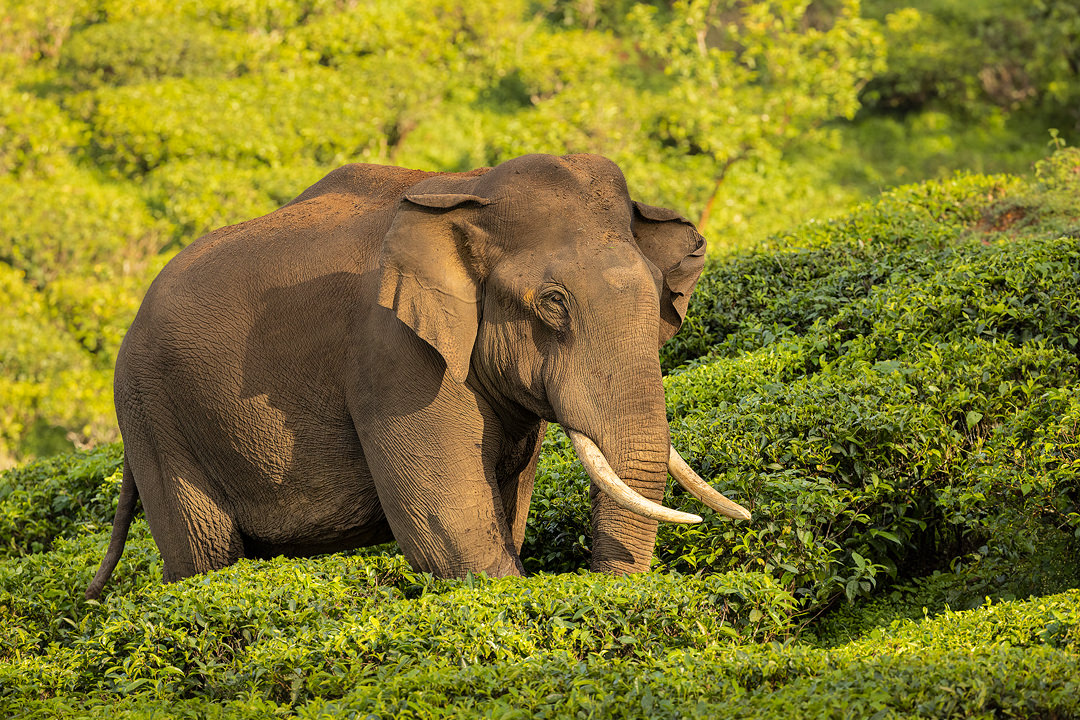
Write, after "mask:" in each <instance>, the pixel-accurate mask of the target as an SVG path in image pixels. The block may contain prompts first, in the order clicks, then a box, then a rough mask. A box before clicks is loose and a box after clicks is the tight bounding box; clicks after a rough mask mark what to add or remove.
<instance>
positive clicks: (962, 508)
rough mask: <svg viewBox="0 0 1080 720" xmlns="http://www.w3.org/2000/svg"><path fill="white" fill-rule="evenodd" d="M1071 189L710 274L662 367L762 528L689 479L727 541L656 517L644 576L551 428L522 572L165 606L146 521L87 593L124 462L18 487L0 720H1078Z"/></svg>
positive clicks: (1074, 156)
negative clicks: (8, 719) (593, 566)
mask: <svg viewBox="0 0 1080 720" xmlns="http://www.w3.org/2000/svg"><path fill="white" fill-rule="evenodd" d="M205 167H206V166H205V165H203V164H201V163H199V162H195V161H192V163H191V164H190V165H188V164H179V165H177V164H173V163H169V164H165V165H163V166H162V167H161V168H159V169H158V170H157V171H155V172H154V173H152V174H151V175H150V177H151V179H152V181H151V183H150V185H149V187H148V188H147V190H146V192H147V195H148V197H154V198H157V200H156V201H155V202H159V203H160V206H158V209H157V212H162V213H174V215H173V217H174V218H176V220H175V221H178V220H179V218H180V215H179V212H180V210H179V209H180V208H194V209H196V210H197V209H198V208H199V207H206V208H210V207H212V205H213V201H212V200H211V201H207V203H206V204H205V205H200V204H199V197H200V196H199V195H198V194H197V193H195V192H190V193H187V194H185V188H196V187H198V186H197V184H195V183H192V182H191V181H189V180H187V178H190V177H193V176H197V175H198V174H199V173H200V172H202V171H203V169H204V168H205ZM1077 168H1080V153H1078V152H1076V151H1072V150H1064V151H1060V152H1058V153H1056V154H1054V155H1053V156H1051V157H1050V158H1048V159H1047V160H1046V161H1044V162H1043V163H1041V164H1040V165H1039V166H1038V168H1037V171H1036V174H1035V175H1034V176H1033V177H1031V178H1015V177H1002V176H997V177H978V176H968V177H961V178H957V179H954V180H951V181H947V182H942V183H931V184H927V185H922V186H913V187H908V188H903V189H901V190H898V191H895V192H892V193H888V194H886V195H885V196H883V197H882V198H881V199H879V200H877V201H876V202H874V203H871V204H870V205H867V206H865V207H863V208H861V209H859V210H857V211H856V212H854V213H853V214H851V215H850V216H848V217H846V218H843V219H841V220H838V221H835V222H832V223H813V224H810V225H807V226H804V227H802V228H799V229H797V230H795V231H792V232H791V233H788V234H785V235H783V236H778V237H776V238H774V239H773V240H772V241H771V244H770V246H769V248H768V249H767V250H762V251H760V252H747V253H743V254H740V255H736V256H731V257H729V258H728V259H727V260H719V259H715V260H713V261H711V262H710V266H709V268H708V269H707V271H706V272H707V275H706V276H705V278H704V279H703V282H702V286H701V292H700V295H699V296H698V297H697V298H696V299H695V300H694V303H693V304H692V306H691V310H690V314H689V315H688V318H687V323H686V327H685V328H684V332H687V337H686V338H683V337H682V336H681V335H680V336H679V339H678V340H676V341H675V343H674V344H673V347H672V349H671V350H670V351H668V354H667V355H666V362H667V364H668V366H669V368H671V370H670V372H669V374H668V377H667V378H666V379H665V390H666V394H667V398H668V405H669V419H670V423H671V429H672V440H673V443H674V444H675V446H676V447H678V448H679V449H680V450H681V451H682V452H683V454H684V455H685V456H686V457H687V458H688V459H689V460H690V462H691V463H692V464H693V465H694V466H695V467H696V468H697V469H698V470H699V472H701V474H702V475H703V476H704V477H706V478H709V479H710V480H711V481H712V482H713V483H714V484H715V485H716V487H717V488H718V489H720V490H721V491H722V492H724V493H726V494H728V495H729V496H730V497H732V498H733V499H735V500H737V501H739V502H741V503H743V504H744V505H746V506H747V507H748V508H750V510H751V512H752V513H753V519H752V520H751V521H749V522H744V521H739V522H733V521H730V520H726V519H721V518H719V517H718V516H717V515H716V514H715V513H712V512H709V511H703V509H702V507H701V506H700V504H699V503H698V502H697V501H696V500H694V499H693V498H691V497H690V496H688V495H687V494H686V493H685V492H683V491H682V490H681V489H678V488H676V487H674V486H672V487H670V488H669V490H668V492H667V497H666V498H665V503H666V504H668V505H670V506H672V507H680V508H683V509H686V510H691V511H694V512H698V513H702V514H703V515H704V516H705V521H704V522H703V523H702V524H700V525H696V526H673V525H665V526H663V527H661V530H660V533H659V535H658V538H657V543H656V553H655V562H654V568H653V572H650V573H647V574H643V575H639V576H636V577H632V578H611V577H607V576H593V575H591V574H589V573H587V572H584V571H583V568H584V567H585V566H586V565H587V563H588V560H589V546H590V544H591V537H590V534H591V531H590V529H589V483H588V479H587V477H586V476H585V474H584V471H583V470H582V469H581V467H580V464H579V463H578V462H577V461H576V459H575V458H574V456H573V452H572V449H571V448H570V444H569V442H568V441H567V439H566V438H565V436H563V434H562V433H561V432H560V431H559V430H558V429H557V428H555V429H553V430H552V431H551V432H550V433H549V435H548V437H547V438H546V439H545V447H544V451H543V453H542V456H541V460H540V466H539V471H538V477H537V486H536V491H535V493H534V498H533V506H532V510H531V513H530V519H529V523H528V525H527V528H526V538H525V547H524V550H523V558H524V561H525V563H526V567H527V569H528V570H529V571H531V572H532V573H534V574H533V576H532V577H528V578H509V579H501V580H493V579H488V578H485V577H470V578H466V579H465V580H460V581H442V580H436V579H433V578H431V577H430V576H426V575H423V574H419V573H416V572H414V571H412V570H411V569H410V568H409V566H408V564H407V563H406V562H405V560H404V558H403V557H402V556H400V555H398V554H395V553H394V551H393V549H392V548H373V549H368V550H363V551H360V552H357V553H352V554H337V555H331V556H325V557H318V558H309V559H295V560H288V559H284V558H278V559H275V560H271V561H247V560H244V561H241V562H239V563H237V564H235V565H233V566H231V567H229V568H226V569H224V570H221V571H218V572H214V573H210V574H208V575H205V576H199V577H195V578H189V579H186V580H184V581H181V582H179V583H174V584H169V585H162V584H161V583H160V581H159V578H160V576H161V560H160V555H159V553H158V551H157V549H156V548H155V546H154V543H153V540H152V538H151V537H150V536H149V533H148V530H147V526H146V524H145V522H144V521H143V520H142V518H141V516H140V517H137V518H136V521H135V523H134V525H133V527H132V530H131V537H130V539H129V542H128V545H127V549H126V551H125V554H124V557H123V559H122V561H121V563H120V565H119V567H118V568H117V572H116V574H115V576H114V577H113V579H112V580H111V582H110V584H109V586H108V588H107V594H106V595H105V596H104V598H103V599H102V600H101V601H100V602H98V601H90V602H88V601H85V600H83V599H82V591H83V589H84V588H85V587H86V585H87V584H88V583H89V581H90V578H91V577H92V575H93V573H94V572H95V570H96V568H97V566H98V563H99V562H100V558H101V556H102V554H103V552H104V549H105V546H106V544H107V542H108V522H109V519H110V516H111V514H112V512H113V510H114V508H115V503H116V494H117V486H118V483H119V480H120V472H119V467H120V462H121V450H120V448H119V446H111V447H105V448H101V449H99V450H95V451H93V452H91V453H81V454H76V455H70V456H65V457H56V458H52V459H50V460H47V461H43V462H40V463H37V464H32V465H27V466H24V467H22V468H20V469H18V470H14V471H9V472H7V473H5V474H3V475H0V541H2V542H0V546H2V547H3V551H2V553H0V555H2V557H0V613H2V614H3V616H4V618H5V620H6V622H5V623H3V624H2V625H0V714H5V715H9V716H13V717H35V718H37V717H58V718H59V717H65V718H66V717H93V716H99V715H101V714H105V713H108V714H111V715H116V716H118V717H131V718H153V717H185V716H190V717H222V718H241V717H260V718H262V717H300V718H305V717H306V718H319V717H338V716H341V715H348V714H350V713H355V714H364V715H365V716H366V715H377V716H395V717H399V716H400V717H462V716H475V715H477V714H489V715H499V716H506V717H575V716H577V715H578V714H579V713H583V714H586V715H587V714H590V713H595V714H602V715H604V716H613V717H656V716H660V717H688V716H689V717H705V716H709V717H713V716H716V715H723V716H730V717H762V716H769V717H809V716H813V717H817V716H849V715H852V714H854V715H857V716H872V715H874V714H875V713H877V714H879V715H880V716H883V717H921V716H927V715H929V716H934V717H942V716H943V717H970V716H990V715H992V714H994V713H999V714H1003V715H1009V716H1017V717H1032V718H1035V717H1046V716H1058V717H1069V716H1072V715H1075V714H1077V713H1078V712H1080V707H1078V706H1077V700H1076V698H1077V697H1078V695H1077V693H1076V687H1075V682H1076V680H1075V668H1076V667H1077V665H1078V661H1080V648H1078V642H1080V635H1078V633H1077V628H1078V627H1080V621H1078V618H1080V594H1078V593H1077V591H1076V590H1075V589H1072V590H1069V588H1076V587H1077V586H1080V508H1078V503H1080V497H1078V494H1077V493H1078V490H1077V489H1078V483H1077V473H1078V471H1080V440H1078V438H1080V393H1078V392H1077V385H1078V380H1080V358H1078V352H1077V343H1076V339H1075V334H1076V329H1075V328H1076V327H1077V326H1078V323H1077V321H1078V320H1080V318H1078V317H1077V315H1078V313H1077V301H1076V298H1077V296H1078V290H1080V288H1078V287H1077V285H1078V283H1080V274H1078V271H1077V268H1078V267H1080V262H1078V258H1077V255H1078V251H1080V248H1078V247H1077V245H1076V237H1075V234H1074V233H1073V232H1072V230H1070V228H1071V227H1074V226H1075V222H1076V218H1077V217H1078V208H1077V206H1076V197H1077V195H1076V185H1077V182H1078V181H1077V179H1076V178H1077V176H1078V175H1080V173H1077V172H1076V169H1077ZM303 171H304V170H303V167H302V166H298V167H297V172H303ZM262 177H269V176H263V175H260V174H259V171H257V170H252V175H251V180H252V184H253V185H256V186H257V187H259V192H260V193H265V195H264V197H274V196H273V193H275V192H279V191H278V190H277V189H275V188H276V186H275V185H274V184H273V183H272V182H270V181H267V183H266V184H265V185H258V182H257V181H258V179H259V178H262ZM222 187H223V188H224V186H222ZM248 197H250V198H251V199H252V200H251V201H252V202H263V200H260V199H259V195H251V196H248ZM187 212H190V211H187ZM189 217H191V218H193V219H192V220H191V221H190V222H192V223H193V224H194V223H198V222H205V220H200V219H198V218H199V217H200V216H199V214H198V212H192V213H191V215H190V216H189ZM718 277H720V278H727V279H728V280H729V281H730V282H731V283H732V284H734V285H735V286H736V288H735V289H733V288H732V287H729V286H728V285H727V284H726V283H724V282H718V280H717V278H718ZM556 573H557V574H556ZM1018 598H1027V599H1018ZM950 607H951V608H961V609H964V610H965V611H963V612H958V611H954V610H951V609H950ZM1034 667H1037V668H1038V672H1032V670H1031V669H1032V668H1034Z"/></svg>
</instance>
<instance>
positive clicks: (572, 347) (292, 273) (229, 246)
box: [87, 155, 705, 597]
mask: <svg viewBox="0 0 1080 720" xmlns="http://www.w3.org/2000/svg"><path fill="white" fill-rule="evenodd" d="M704 249H705V248H704V239H703V238H702V237H701V236H700V235H699V234H698V233H697V231H696V230H695V229H694V227H693V226H692V225H691V224H690V223H689V222H687V221H685V220H683V219H682V218H680V217H679V216H677V215H676V214H674V213H672V212H671V211H669V210H664V209H662V208H653V207H649V206H645V205H641V204H639V203H635V202H633V201H631V199H630V196H629V194H628V191H627V188H626V183H625V180H624V179H623V176H622V174H621V172H620V171H619V169H618V168H617V167H616V166H615V165H614V164H612V163H611V162H610V161H608V160H606V159H604V158H601V157H597V156H589V155H577V156H567V157H554V156H546V155H532V156H525V157H521V158H517V159H515V160H511V161H508V162H506V163H503V164H502V165H499V166H498V167H495V168H491V169H482V170H476V171H473V172H470V173H459V174H436V173H425V172H421V171H415V170H404V169H401V168H393V167H383V166H376V165H360V164H355V165H347V166H345V167H342V168H340V169H338V170H335V171H333V172H331V173H330V174H329V175H327V176H326V177H325V178H323V179H322V180H321V181H319V182H318V183H316V184H315V185H313V186H312V187H310V188H308V189H307V190H306V191H304V193H303V194H301V195H300V196H299V197H298V198H296V199H295V200H293V201H292V202H291V203H289V204H288V205H286V206H284V207H282V208H281V209H279V210H277V211H275V212H272V213H270V214H269V215H266V216H264V217H260V218H256V219H254V220H250V221H248V222H244V223H240V224H238V225H233V226H230V227H225V228H222V229H220V230H216V231H214V232H212V233H210V234H208V235H205V236H203V237H201V238H199V239H198V240H196V241H195V242H193V243H192V244H191V245H190V246H189V247H187V248H186V249H184V250H183V251H182V252H180V253H179V254H178V255H177V256H176V257H175V258H174V259H173V260H172V261H171V262H170V263H169V264H168V265H167V266H166V267H165V269H164V270H162V272H161V274H160V275H159V276H158V277H157V279H156V280H155V281H154V283H153V284H152V285H151V287H150V290H149V291H148V293H147V295H146V298H145V300H144V301H143V304H142V307H141V308H140V310H139V313H138V316H137V317H136V318H135V321H134V323H133V324H132V326H131V329H130V330H129V331H128V334H127V336H126V337H125V339H124V343H123V346H122V347H121V349H120V354H119V357H118V358H117V362H116V379H115V397H116V411H117V417H118V419H119V423H120V429H121V432H122V434H123V438H124V450H125V465H124V479H123V485H122V489H121V495H120V504H119V508H118V510H117V515H116V518H115V520H114V523H113V538H112V541H111V543H110V547H109V550H108V552H107V554H106V556H105V559H104V561H103V563H102V567H101V570H99V571H98V575H97V577H95V578H94V581H93V583H92V584H91V586H90V588H89V589H88V590H87V596H88V597H96V596H97V595H99V594H100V592H101V589H102V586H103V585H104V583H105V581H106V580H107V579H108V576H109V574H110V573H111V572H112V570H113V568H114V567H115V566H116V564H117V561H118V560H119V557H120V554H121V553H122V551H123V545H124V538H125V537H126V534H127V529H128V526H129V524H130V520H131V516H132V513H133V511H134V505H135V499H136V497H139V498H141V499H142V504H143V509H144V511H145V513H146V518H147V521H148V522H149V525H150V530H151V532H152V533H153V536H154V540H155V541H156V543H157V546H158V548H159V550H160V551H161V555H162V558H163V559H164V568H165V570H164V574H165V579H166V580H167V581H168V580H176V579H179V578H183V577H187V576H190V575H193V574H197V573H203V572H207V571H209V570H213V569H216V568H221V567H224V566H226V565H229V564H231V563H233V562H235V561H236V560H237V559H238V558H241V557H253V558H265V557H272V556H275V555H291V556H300V555H311V554H315V553H322V552H327V551H333V550H340V549H346V548H351V547H356V546H361V545H368V544H375V543H381V542H385V541H389V540H391V539H396V540H397V542H398V544H399V545H400V547H401V550H402V552H403V553H404V554H405V556H406V557H407V558H408V560H409V562H410V563H411V564H412V565H413V567H415V568H416V569H418V570H423V571H428V572H432V573H434V574H436V575H439V576H444V577H454V576H462V575H464V574H466V573H467V572H470V571H472V572H476V571H486V572H487V573H488V574H491V575H516V574H520V573H521V572H522V565H521V561H520V559H519V556H518V553H519V551H520V548H521V544H522V540H523V536H524V529H525V519H526V516H527V514H528V509H529V502H530V498H531V495H532V488H533V478H534V473H535V468H536V460H537V455H538V452H539V449H540V441H541V438H542V437H543V434H544V429H545V423H546V422H558V423H561V424H562V425H563V426H564V427H565V428H567V429H572V430H577V431H579V432H581V433H584V434H585V435H587V436H588V437H590V438H591V439H592V440H593V441H594V442H595V443H596V444H597V445H598V446H599V447H600V449H601V450H602V451H603V453H604V455H605V456H606V457H607V459H608V461H609V462H610V464H611V465H612V467H613V468H614V469H615V471H616V472H617V473H618V474H619V475H620V476H621V477H622V479H623V480H624V481H625V482H626V483H627V484H628V485H630V487H632V488H633V489H635V490H636V491H637V492H639V493H640V494H641V495H643V496H645V497H646V498H649V499H651V500H653V501H656V502H659V501H660V500H661V498H662V497H663V493H664V487H665V483H666V478H667V471H666V463H667V454H668V447H669V438H668V427H667V421H666V414H665V407H664V392H663V387H662V385H661V373H660V362H659V357H658V351H657V350H658V347H659V345H661V344H662V343H663V342H665V341H666V340H667V339H669V338H670V337H671V336H672V335H673V334H674V333H675V331H676V330H677V329H678V327H679V324H680V323H681V321H682V317H683V314H684V313H685V311H686V304H687V302H688V300H689V295H690V292H691V290H692V288H693V285H694V283H695V282H696V280H697V277H698V275H699V273H700V272H701V268H702V264H703V262H704V259H703V256H704ZM592 505H593V508H592V509H593V515H592V522H593V548H592V552H593V559H592V568H593V569H594V570H597V571H603V572H608V573H628V572H635V571H641V570H645V569H647V568H648V566H649V560H650V558H651V556H652V550H653V544H654V541H655V538H656V521H654V520H649V519H646V518H643V517H640V516H638V515H635V514H633V513H630V512H628V511H626V510H623V509H622V508H620V507H617V506H616V505H615V504H614V503H613V502H611V501H610V499H609V498H608V496H607V495H605V494H603V493H601V492H598V490H597V489H596V487H595V486H594V488H593V492H592Z"/></svg>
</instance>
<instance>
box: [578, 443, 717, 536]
mask: <svg viewBox="0 0 1080 720" xmlns="http://www.w3.org/2000/svg"><path fill="white" fill-rule="evenodd" d="M566 434H567V435H569V436H570V441H571V442H573V443H574V451H575V452H576V453H577V455H578V458H580V459H581V464H582V465H584V466H585V471H586V472H588V473H589V477H590V478H592V481H593V482H594V483H596V484H597V485H598V486H599V487H600V489H601V490H603V491H604V492H605V493H607V495H608V497H610V498H611V499H612V500H614V501H615V504H616V505H618V506H619V507H621V508H624V509H626V510H629V511H630V512H633V513H637V514H638V515H642V516H644V517H647V518H652V519H653V520H661V521H663V522H683V523H699V522H701V517H700V516H699V515H694V514H692V513H685V512H680V511H678V510H672V509H671V508H666V507H664V506H663V505H658V504H657V503H654V502H653V501H652V500H649V499H648V498H645V497H642V496H641V495H640V494H639V493H637V492H635V491H634V490H633V489H632V488H631V487H630V486H629V485H627V484H626V483H624V482H623V481H622V480H621V479H620V478H619V476H618V475H617V474H615V471H614V470H612V469H611V465H610V464H609V463H608V461H607V458H605V457H604V453H602V452H600V448H598V447H597V446H596V443H594V442H593V441H592V440H590V439H589V438H588V437H587V436H585V435H582V434H581V433H579V432H576V431H574V430H567V431H566Z"/></svg>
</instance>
